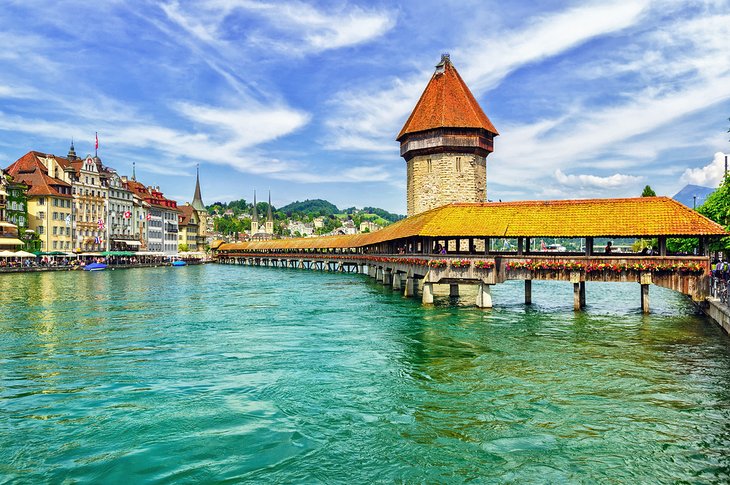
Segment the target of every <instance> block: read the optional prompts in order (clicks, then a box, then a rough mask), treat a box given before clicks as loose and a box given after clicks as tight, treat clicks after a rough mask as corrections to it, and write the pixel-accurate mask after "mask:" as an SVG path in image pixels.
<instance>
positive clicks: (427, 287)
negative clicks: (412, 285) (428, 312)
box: [421, 282, 433, 305]
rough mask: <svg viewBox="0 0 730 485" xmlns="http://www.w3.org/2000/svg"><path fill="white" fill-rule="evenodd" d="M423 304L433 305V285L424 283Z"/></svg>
mask: <svg viewBox="0 0 730 485" xmlns="http://www.w3.org/2000/svg"><path fill="white" fill-rule="evenodd" d="M421 302H422V303H423V304H424V305H431V304H433V283H426V282H424V283H423V297H422V298H421Z"/></svg>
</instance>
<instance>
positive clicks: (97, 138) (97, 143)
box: [94, 132, 99, 150]
mask: <svg viewBox="0 0 730 485" xmlns="http://www.w3.org/2000/svg"><path fill="white" fill-rule="evenodd" d="M94 135H95V136H96V144H95V145H94V150H98V149H99V133H98V132H95V133H94Z"/></svg>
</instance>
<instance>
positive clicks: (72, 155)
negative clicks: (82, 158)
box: [66, 138, 79, 160]
mask: <svg viewBox="0 0 730 485" xmlns="http://www.w3.org/2000/svg"><path fill="white" fill-rule="evenodd" d="M66 158H68V159H69V160H77V159H78V158H79V157H77V156H76V149H75V148H74V139H73V138H71V147H70V148H69V149H68V155H66Z"/></svg>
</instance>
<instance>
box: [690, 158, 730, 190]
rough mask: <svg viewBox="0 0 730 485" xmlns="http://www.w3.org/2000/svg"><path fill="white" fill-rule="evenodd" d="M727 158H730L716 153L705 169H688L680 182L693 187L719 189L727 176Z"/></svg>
mask: <svg viewBox="0 0 730 485" xmlns="http://www.w3.org/2000/svg"><path fill="white" fill-rule="evenodd" d="M725 157H729V156H728V155H725V154H724V153H721V152H717V153H715V158H714V159H713V160H712V161H711V162H710V163H708V164H707V165H705V166H704V167H699V168H688V169H687V170H685V171H684V173H683V174H682V177H681V179H680V180H681V181H682V182H684V183H688V184H693V185H702V186H704V187H717V186H718V185H720V182H721V181H722V178H723V175H724V174H725Z"/></svg>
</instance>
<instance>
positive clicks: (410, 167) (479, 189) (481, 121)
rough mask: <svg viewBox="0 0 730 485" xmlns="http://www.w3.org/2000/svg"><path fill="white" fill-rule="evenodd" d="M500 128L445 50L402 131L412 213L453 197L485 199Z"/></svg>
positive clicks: (459, 199)
mask: <svg viewBox="0 0 730 485" xmlns="http://www.w3.org/2000/svg"><path fill="white" fill-rule="evenodd" d="M498 134H499V133H498V132H497V130H496V128H495V127H494V125H493V124H492V122H491V121H490V120H489V118H488V117H487V115H486V114H484V111H483V110H482V108H481V107H480V106H479V103H478V102H477V100H476V99H475V98H474V95H472V93H471V91H469V88H468V87H467V86H466V84H465V83H464V81H463V80H462V79H461V76H459V73H458V72H457V71H456V68H455V67H454V65H453V64H452V63H451V59H450V57H449V55H448V54H444V55H443V56H442V57H441V62H439V63H438V64H437V65H436V71H435V72H434V74H433V76H432V77H431V80H430V81H429V83H428V85H427V86H426V89H425V90H424V91H423V94H422V95H421V98H420V99H419V100H418V103H417V104H416V106H415V108H414V109H413V112H412V113H411V115H410V116H409V117H408V120H407V121H406V123H405V124H404V125H403V128H402V129H401V131H400V133H399V134H398V137H397V141H399V142H400V154H401V156H402V157H403V158H404V159H405V160H406V173H407V180H406V185H407V189H406V190H407V206H408V217H411V216H414V215H416V214H419V213H421V212H424V211H427V210H429V209H434V208H436V207H439V206H442V205H444V204H449V203H452V202H485V201H486V200H487V155H489V154H490V153H491V152H492V151H493V139H494V137H495V136H497V135H498Z"/></svg>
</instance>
